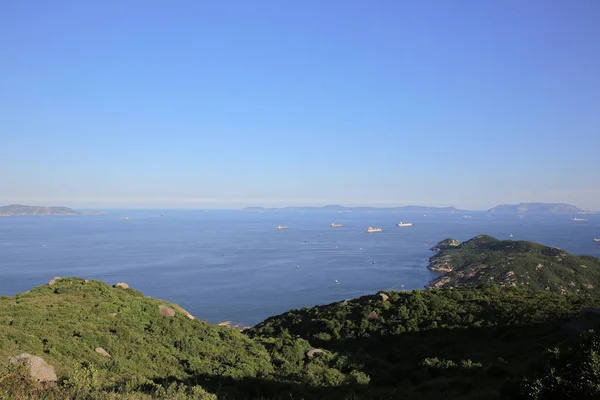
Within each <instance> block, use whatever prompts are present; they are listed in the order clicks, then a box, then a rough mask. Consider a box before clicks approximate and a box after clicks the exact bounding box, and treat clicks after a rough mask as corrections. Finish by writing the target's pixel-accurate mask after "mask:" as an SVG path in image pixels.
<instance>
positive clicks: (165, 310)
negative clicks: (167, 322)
mask: <svg viewBox="0 0 600 400" xmlns="http://www.w3.org/2000/svg"><path fill="white" fill-rule="evenodd" d="M158 309H159V310H160V315H162V316H163V317H174V316H175V310H173V309H172V308H171V307H167V306H163V305H160V306H158Z"/></svg>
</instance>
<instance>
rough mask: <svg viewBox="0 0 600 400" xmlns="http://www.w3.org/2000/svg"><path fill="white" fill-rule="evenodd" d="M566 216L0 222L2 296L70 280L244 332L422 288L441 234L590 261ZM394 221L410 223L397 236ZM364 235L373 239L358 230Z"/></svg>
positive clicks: (599, 247) (596, 224)
mask: <svg viewBox="0 0 600 400" xmlns="http://www.w3.org/2000/svg"><path fill="white" fill-rule="evenodd" d="M465 215H468V216H470V218H465ZM125 217H129V219H128V220H125V219H124V218H125ZM572 217H573V216H572V215H537V216H536V215H526V216H524V217H523V218H520V217H519V216H517V215H509V216H498V215H492V216H489V215H486V213H484V212H472V213H468V214H463V213H455V214H435V213H430V214H423V213H414V212H411V213H394V212H371V213H367V212H361V213H349V212H344V213H337V212H309V211H307V212H304V213H301V212H286V211H280V212H249V211H241V210H206V211H204V210H194V211H184V210H135V211H133V210H109V211H107V213H106V214H103V215H77V216H11V217H2V218H0V295H14V294H16V293H21V292H25V291H28V290H30V289H32V288H33V287H35V286H38V285H43V284H46V283H48V281H49V280H50V279H52V278H53V277H55V276H62V277H66V276H77V277H82V278H88V279H99V280H102V281H105V282H107V283H109V284H114V283H116V282H125V283H127V284H128V285H129V286H131V287H132V288H134V289H136V290H140V291H141V292H142V293H144V295H146V296H150V297H155V298H160V299H164V300H168V301H171V302H174V303H177V304H179V305H181V306H182V307H184V308H185V309H186V310H187V311H189V312H190V313H191V314H193V315H194V316H196V317H197V318H200V319H202V320H206V321H209V322H212V323H218V322H222V321H233V323H234V324H239V325H240V326H244V325H248V326H251V325H254V324H257V323H258V322H260V321H262V320H264V319H266V318H267V317H269V316H273V315H277V314H281V313H283V312H285V311H288V310H290V309H298V308H302V307H312V306H314V305H317V304H327V303H331V302H335V301H341V300H344V299H351V298H354V297H358V296H361V295H366V294H372V293H376V292H377V291H379V290H398V291H400V290H411V289H416V288H419V289H422V288H424V287H425V285H426V284H427V282H428V281H429V280H431V279H433V278H435V277H436V276H437V275H436V273H434V272H431V271H429V270H427V268H426V266H427V264H428V258H429V257H431V256H432V255H433V253H432V252H431V250H430V248H431V247H432V246H433V245H435V244H436V243H437V242H439V241H441V240H443V239H445V238H449V237H451V238H456V239H458V240H460V241H465V240H468V239H470V238H472V237H474V236H477V235H479V234H488V235H491V236H494V237H496V238H499V239H508V238H509V237H510V235H513V239H514V240H521V239H522V240H531V241H535V242H539V243H542V244H545V245H548V246H555V247H560V248H562V249H564V250H566V251H568V252H570V253H574V254H580V255H583V254H585V255H592V256H596V257H600V243H595V242H594V241H593V238H595V237H600V215H585V216H579V217H583V218H587V219H588V221H585V222H574V221H571V218H572ZM400 221H403V222H412V223H413V226H412V227H397V226H396V224H397V223H398V222H400ZM333 222H335V223H336V224H342V225H343V226H341V227H335V228H332V227H331V226H330V225H331V223H333ZM278 225H285V226H288V229H284V230H277V229H276V228H277V226H278ZM369 226H372V227H378V228H382V231H381V232H378V233H367V232H366V229H367V227H369Z"/></svg>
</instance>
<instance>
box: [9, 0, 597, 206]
mask: <svg viewBox="0 0 600 400" xmlns="http://www.w3.org/2000/svg"><path fill="white" fill-rule="evenodd" d="M1 8H2V12H1V13H0V37H1V38H2V39H0V40H1V41H2V44H3V55H4V58H3V63H2V64H1V65H0V76H1V77H2V78H0V79H1V80H2V90H1V91H0V110H2V111H0V115H1V117H0V139H2V141H1V142H0V143H1V144H2V146H0V167H2V171H3V173H2V175H1V176H0V187H1V188H2V190H1V191H0V203H1V204H11V203H22V204H30V205H65V206H69V207H73V208H86V209H87V208H171V209H173V208H182V209H189V208H198V209H202V208H223V209H232V208H234V209H238V208H243V207H246V206H251V205H259V206H265V207H273V206H276V207H283V206H310V205H325V204H342V205H349V206H352V205H367V206H392V205H393V206H396V205H398V206H402V205H428V206H454V207H457V208H461V209H467V210H484V209H487V208H490V207H493V206H496V205H499V204H517V203H521V202H535V201H542V202H552V203H557V202H560V203H569V204H574V205H576V206H578V207H580V208H583V209H592V210H600V179H598V171H600V157H598V149H599V148H600V135H599V127H600V112H598V110H600V74H599V73H598V71H600V46H598V43H600V24H598V21H599V20H600V2H598V1H593V0H583V1H578V2H575V3H569V2H547V1H542V0H532V1H527V2H519V1H513V0H509V1H506V2H502V3H494V2H478V1H472V0H461V1H459V2H452V3H448V2H443V1H426V2H416V3H403V2H390V1H382V2H378V3H371V2H364V1H349V2H343V3H341V2H337V1H326V2H314V1H309V2H302V3H287V2H275V1H261V2H258V3H247V2H241V1H233V2H229V3H227V4H221V3H211V2H208V3H198V2H191V1H183V2H179V3H176V4H174V3H159V2H150V3H148V2H143V1H141V0H132V1H128V2H114V1H107V2H96V3H91V2H80V1H75V0H59V1H56V2H52V3H41V2H36V3H34V2H29V1H8V2H5V3H3V4H2V6H1Z"/></svg>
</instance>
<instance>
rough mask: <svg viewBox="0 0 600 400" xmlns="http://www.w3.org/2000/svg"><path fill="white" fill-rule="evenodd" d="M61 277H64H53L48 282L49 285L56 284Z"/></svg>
mask: <svg viewBox="0 0 600 400" xmlns="http://www.w3.org/2000/svg"><path fill="white" fill-rule="evenodd" d="M61 279H62V278H61V277H60V276H55V277H54V278H52V279H51V280H50V282H48V286H54V285H55V284H56V282H58V281H59V280H61Z"/></svg>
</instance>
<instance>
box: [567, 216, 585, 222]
mask: <svg viewBox="0 0 600 400" xmlns="http://www.w3.org/2000/svg"><path fill="white" fill-rule="evenodd" d="M571 221H575V222H585V221H587V218H577V217H573V218H571Z"/></svg>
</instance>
